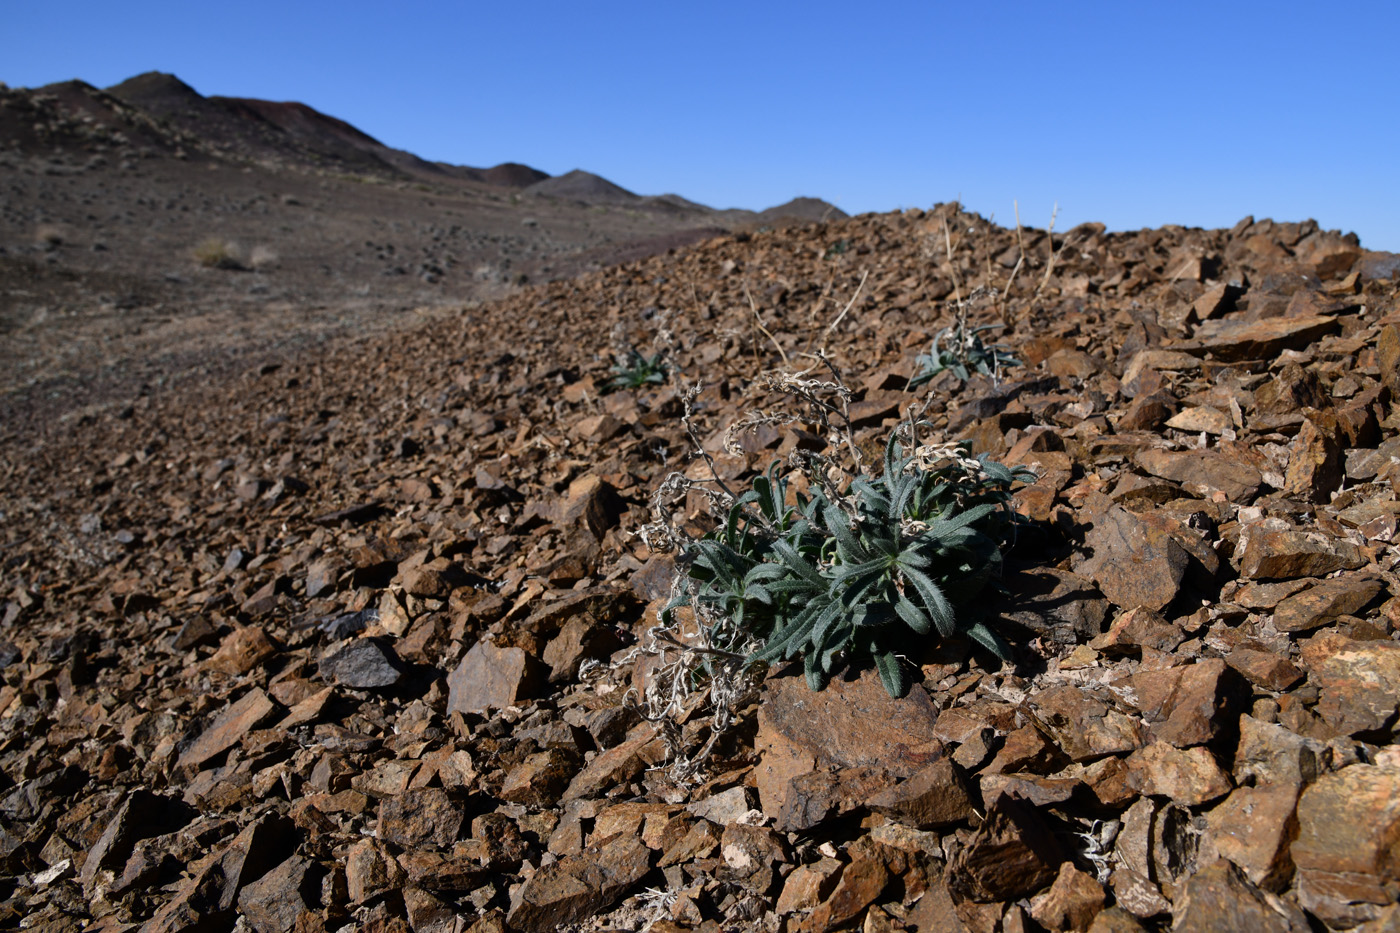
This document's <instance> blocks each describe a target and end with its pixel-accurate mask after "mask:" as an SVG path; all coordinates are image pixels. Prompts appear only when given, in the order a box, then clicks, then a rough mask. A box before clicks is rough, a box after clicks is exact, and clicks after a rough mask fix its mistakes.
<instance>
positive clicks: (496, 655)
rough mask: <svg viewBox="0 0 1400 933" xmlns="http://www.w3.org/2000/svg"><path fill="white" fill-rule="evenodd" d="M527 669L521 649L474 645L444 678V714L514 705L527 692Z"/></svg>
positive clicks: (525, 659) (528, 662) (477, 711)
mask: <svg viewBox="0 0 1400 933" xmlns="http://www.w3.org/2000/svg"><path fill="white" fill-rule="evenodd" d="M531 667H532V665H531V664H530V658H529V656H528V655H526V653H525V651H524V649H521V648H498V647H497V646H496V645H493V644H492V643H491V642H489V641H479V642H477V643H476V644H474V645H472V647H471V650H470V651H468V652H467V654H466V657H464V658H462V663H460V664H458V665H457V667H456V669H455V670H453V672H452V673H451V674H449V675H448V677H447V687H448V691H449V693H448V698H447V713H448V715H451V714H452V713H485V712H489V711H490V710H493V709H504V708H506V707H507V706H514V705H515V704H516V703H518V702H519V701H520V700H521V699H522V698H523V697H524V696H525V694H526V692H527V691H528V688H529V686H530V681H531V679H532V678H531V673H532V671H531Z"/></svg>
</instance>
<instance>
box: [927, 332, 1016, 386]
mask: <svg viewBox="0 0 1400 933" xmlns="http://www.w3.org/2000/svg"><path fill="white" fill-rule="evenodd" d="M998 326H1000V325H997V324H986V325H984V326H982V327H971V328H969V327H967V326H966V325H965V323H964V322H959V326H954V327H945V328H943V329H942V330H940V331H939V332H938V333H937V334H935V335H934V337H933V349H932V350H931V351H930V352H929V353H928V354H927V355H921V356H919V357H918V358H917V359H916V360H915V363H916V364H917V366H918V367H919V368H918V371H917V372H915V373H914V377H913V378H912V379H910V380H909V388H911V389H913V388H917V387H918V386H921V385H923V384H924V383H926V382H928V381H929V380H931V379H932V378H933V377H934V376H937V375H938V374H939V373H941V372H943V371H944V370H945V369H947V370H951V371H952V373H953V375H955V376H957V377H958V379H959V381H961V382H966V381H967V380H968V379H970V378H971V377H972V374H973V373H974V372H977V373H982V374H983V375H985V376H991V377H992V381H994V382H995V381H997V380H998V379H1000V377H1001V370H1002V367H1005V366H1020V365H1021V361H1020V360H1018V359H1016V358H1015V357H1014V356H1011V355H1010V354H1008V353H1006V352H1004V351H1005V350H1006V348H1005V347H1003V346H1000V345H997V344H991V345H988V344H986V343H983V341H982V338H981V337H980V336H978V335H979V334H980V333H981V332H982V331H986V330H991V329H993V328H996V327H998ZM944 341H946V343H944Z"/></svg>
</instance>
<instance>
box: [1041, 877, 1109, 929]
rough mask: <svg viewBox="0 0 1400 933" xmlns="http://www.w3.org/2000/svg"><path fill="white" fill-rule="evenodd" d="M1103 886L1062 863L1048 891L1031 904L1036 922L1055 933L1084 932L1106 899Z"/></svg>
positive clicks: (1101, 908)
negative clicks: (1066, 932) (1067, 931)
mask: <svg viewBox="0 0 1400 933" xmlns="http://www.w3.org/2000/svg"><path fill="white" fill-rule="evenodd" d="M1107 899H1108V898H1107V895H1105V894H1104V890H1103V887H1102V886H1101V885H1100V884H1099V883H1098V882H1097V881H1095V880H1094V878H1093V876H1091V875H1088V874H1086V873H1084V872H1082V871H1080V870H1079V869H1077V868H1075V867H1074V865H1073V863H1071V862H1065V863H1064V864H1062V865H1061V866H1060V873H1059V874H1058V875H1056V876H1055V883H1054V884H1052V885H1050V890H1048V891H1046V892H1045V893H1044V894H1042V895H1040V896H1039V897H1037V898H1035V900H1033V901H1031V916H1032V917H1034V918H1035V922H1036V923H1039V924H1040V925H1041V926H1043V927H1045V928H1046V929H1047V930H1054V931H1056V933H1059V931H1063V930H1087V929H1088V928H1089V924H1091V923H1093V922H1094V918H1095V917H1096V916H1098V914H1099V911H1101V910H1103V906H1104V902H1105V901H1106V900H1107Z"/></svg>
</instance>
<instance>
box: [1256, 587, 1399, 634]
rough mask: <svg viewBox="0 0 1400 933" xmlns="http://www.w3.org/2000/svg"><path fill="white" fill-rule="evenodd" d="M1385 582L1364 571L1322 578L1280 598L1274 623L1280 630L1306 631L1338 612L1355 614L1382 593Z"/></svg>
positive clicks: (1323, 622)
mask: <svg viewBox="0 0 1400 933" xmlns="http://www.w3.org/2000/svg"><path fill="white" fill-rule="evenodd" d="M1384 587H1385V584H1384V583H1383V582H1382V581H1381V580H1380V578H1378V577H1375V576H1372V575H1370V574H1366V573H1351V574H1344V575H1342V576H1340V577H1335V578H1333V579H1330V580H1322V581H1320V582H1318V583H1317V584H1316V585H1315V586H1313V587H1312V588H1310V589H1306V590H1303V591H1302V592H1301V593H1298V594H1297V595H1294V596H1289V597H1287V598H1286V599H1283V600H1281V601H1280V602H1279V603H1278V605H1277V606H1276V607H1275V609H1274V627H1275V628H1277V629H1278V630H1279V631H1282V632H1307V631H1311V630H1312V629H1315V628H1320V627H1321V626H1323V625H1326V624H1327V623H1328V622H1331V621H1332V620H1333V619H1336V618H1337V617H1338V616H1344V615H1355V614H1356V613H1358V612H1360V611H1361V609H1363V608H1364V607H1365V606H1367V605H1369V604H1370V603H1371V601H1372V600H1374V599H1375V598H1376V597H1377V596H1379V595H1380V594H1381V591H1382V589H1384Z"/></svg>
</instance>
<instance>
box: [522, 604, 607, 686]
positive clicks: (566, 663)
mask: <svg viewBox="0 0 1400 933" xmlns="http://www.w3.org/2000/svg"><path fill="white" fill-rule="evenodd" d="M620 647H622V641H621V640H620V639H619V638H618V636H617V632H616V631H615V629H614V628H613V627H612V626H610V625H603V624H600V623H599V622H597V620H595V619H594V618H593V617H592V616H590V615H587V614H580V615H576V616H574V617H573V618H571V619H570V620H569V621H568V622H565V623H564V627H563V628H562V629H560V630H559V634H558V635H556V636H554V638H552V639H550V642H549V644H548V645H546V646H545V649H544V654H543V656H542V660H543V661H544V663H545V665H546V666H548V667H549V682H550V683H552V684H555V683H567V682H569V681H571V680H573V679H574V678H575V677H577V676H578V669H579V665H580V664H582V663H583V662H584V660H585V659H587V658H606V657H608V656H609V655H611V654H612V653H613V652H614V651H616V650H617V649H618V648H620Z"/></svg>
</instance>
